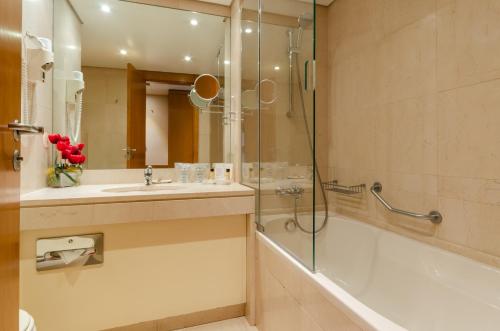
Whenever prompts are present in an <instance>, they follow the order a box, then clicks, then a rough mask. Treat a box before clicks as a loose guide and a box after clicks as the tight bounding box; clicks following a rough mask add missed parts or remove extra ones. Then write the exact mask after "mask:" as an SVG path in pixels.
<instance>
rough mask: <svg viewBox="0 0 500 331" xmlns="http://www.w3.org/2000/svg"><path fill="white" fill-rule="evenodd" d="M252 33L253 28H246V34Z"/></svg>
mask: <svg viewBox="0 0 500 331" xmlns="http://www.w3.org/2000/svg"><path fill="white" fill-rule="evenodd" d="M252 32H253V30H252V28H245V33H246V34H250V33H252Z"/></svg>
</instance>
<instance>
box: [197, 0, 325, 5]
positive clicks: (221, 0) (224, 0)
mask: <svg viewBox="0 0 500 331" xmlns="http://www.w3.org/2000/svg"><path fill="white" fill-rule="evenodd" d="M201 1H203V2H210V3H216V4H219V5H224V6H229V5H230V4H231V2H232V0H201ZM267 1H272V0H267ZM297 1H300V2H308V3H312V2H313V0H297ZM333 1H335V0H316V3H317V4H318V5H323V6H328V5H330V4H331V3H332V2H333Z"/></svg>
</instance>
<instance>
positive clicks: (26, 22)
mask: <svg viewBox="0 0 500 331" xmlns="http://www.w3.org/2000/svg"><path fill="white" fill-rule="evenodd" d="M22 4H23V17H22V25H23V32H27V31H29V32H30V33H32V34H35V35H37V36H40V37H45V38H49V39H53V33H52V30H53V24H52V16H53V15H52V13H53V10H54V6H53V2H52V1H51V0H40V1H28V0H23V1H22ZM42 18H43V19H42ZM52 78H53V70H51V71H49V72H48V73H47V75H46V79H45V82H44V83H42V82H39V83H37V86H36V89H35V90H34V95H35V100H36V104H35V105H34V106H33V115H32V116H33V117H32V119H33V124H34V125H39V126H43V127H44V128H45V131H46V132H49V133H50V132H51V131H52V83H53V79H52ZM21 111H22V110H21V109H19V116H21ZM19 119H21V118H19ZM21 153H22V155H23V157H24V161H23V165H22V170H21V192H22V193H28V192H31V191H34V190H37V189H40V188H43V187H45V185H46V184H45V183H46V180H45V178H46V177H45V174H46V171H47V167H48V165H49V163H50V162H51V156H50V149H48V148H46V147H45V146H44V136H42V135H25V136H23V137H22V138H21Z"/></svg>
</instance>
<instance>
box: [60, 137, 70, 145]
mask: <svg viewBox="0 0 500 331" xmlns="http://www.w3.org/2000/svg"><path fill="white" fill-rule="evenodd" d="M61 141H64V142H65V143H67V144H68V145H69V144H70V142H69V137H68V136H62V137H61Z"/></svg>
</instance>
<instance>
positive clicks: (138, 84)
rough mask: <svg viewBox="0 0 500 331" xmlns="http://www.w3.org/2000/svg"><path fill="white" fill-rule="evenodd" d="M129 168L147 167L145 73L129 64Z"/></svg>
mask: <svg viewBox="0 0 500 331" xmlns="http://www.w3.org/2000/svg"><path fill="white" fill-rule="evenodd" d="M127 148H129V151H130V152H129V157H128V159H127V168H144V167H145V166H146V82H145V80H144V75H143V72H142V71H140V70H137V69H136V68H135V67H134V66H133V65H132V64H130V63H129V64H127Z"/></svg>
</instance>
